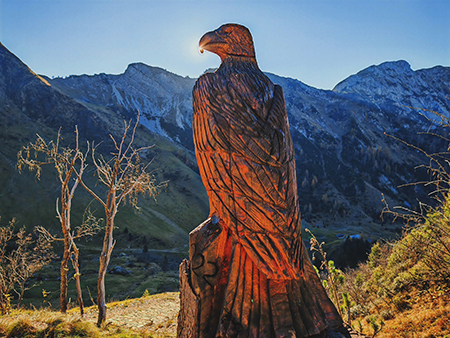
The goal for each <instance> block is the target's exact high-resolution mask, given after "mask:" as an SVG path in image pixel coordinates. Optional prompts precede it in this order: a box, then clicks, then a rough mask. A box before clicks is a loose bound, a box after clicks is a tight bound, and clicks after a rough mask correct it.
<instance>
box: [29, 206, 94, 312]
mask: <svg viewBox="0 0 450 338" xmlns="http://www.w3.org/2000/svg"><path fill="white" fill-rule="evenodd" d="M58 215H60V214H59V213H58ZM102 220H103V219H101V218H97V217H95V216H94V214H93V213H92V212H91V211H90V209H89V208H87V209H86V211H85V214H84V216H83V221H82V223H81V225H80V226H78V227H76V228H75V230H73V231H69V232H68V233H69V238H70V243H71V244H70V247H69V252H70V260H71V262H72V267H73V269H74V271H75V273H74V279H75V284H76V290H77V301H78V306H79V308H80V314H81V316H83V315H84V304H83V296H82V289H81V280H80V276H81V272H80V264H79V256H80V250H79V249H78V246H77V245H76V242H75V240H77V239H80V238H83V237H84V238H89V237H92V236H94V235H96V234H97V233H98V232H100V230H101V229H102V226H101V224H100V223H101V222H102ZM36 231H37V232H39V233H40V234H41V235H42V236H43V237H44V238H45V239H46V240H47V241H48V242H49V243H51V242H64V241H65V238H64V237H57V236H55V235H53V234H51V233H50V232H49V231H48V230H47V229H46V228H44V227H43V226H37V227H36Z"/></svg>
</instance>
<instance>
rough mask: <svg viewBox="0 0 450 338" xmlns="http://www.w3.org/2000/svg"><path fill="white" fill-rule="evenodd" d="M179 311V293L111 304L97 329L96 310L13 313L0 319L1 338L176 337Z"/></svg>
mask: <svg viewBox="0 0 450 338" xmlns="http://www.w3.org/2000/svg"><path fill="white" fill-rule="evenodd" d="M178 310H179V297H178V293H177V292H171V293H163V294H158V295H151V296H146V297H141V298H136V299H129V300H125V301H121V302H113V303H109V304H108V313H107V315H108V317H107V321H106V324H105V325H104V326H103V327H102V328H100V329H99V328H97V327H96V325H95V323H96V319H97V309H96V307H89V308H86V309H85V311H86V315H85V316H84V317H83V318H81V317H80V315H79V314H78V312H77V309H76V308H75V309H72V310H70V311H69V312H68V313H67V314H66V315H63V314H61V313H59V312H56V311H53V310H50V309H39V310H14V311H12V312H11V313H10V314H9V315H5V316H1V317H0V337H8V338H10V337H11V338H12V337H21V338H22V337H24V338H26V337H30V338H32V337H36V338H40V337H55V338H56V337H89V338H97V337H98V338H100V337H114V338H132V337H133V338H134V337H135V338H138V337H143V338H150V337H155V338H156V337H161V338H163V337H175V336H176V318H177V314H178Z"/></svg>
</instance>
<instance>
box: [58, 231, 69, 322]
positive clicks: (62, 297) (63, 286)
mask: <svg viewBox="0 0 450 338" xmlns="http://www.w3.org/2000/svg"><path fill="white" fill-rule="evenodd" d="M66 236H67V238H66ZM69 259H70V242H69V239H68V235H67V234H66V233H64V253H63V258H62V260H61V269H60V276H61V283H60V293H59V304H60V308H61V313H66V312H67V284H68V281H67V271H68V270H69V269H68V264H69Z"/></svg>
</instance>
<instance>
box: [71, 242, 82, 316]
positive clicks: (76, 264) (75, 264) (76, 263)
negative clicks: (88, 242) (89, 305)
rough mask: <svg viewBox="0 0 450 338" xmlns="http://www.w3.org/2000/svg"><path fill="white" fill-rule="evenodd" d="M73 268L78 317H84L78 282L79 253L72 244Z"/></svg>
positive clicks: (79, 282) (79, 283)
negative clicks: (78, 310)
mask: <svg viewBox="0 0 450 338" xmlns="http://www.w3.org/2000/svg"><path fill="white" fill-rule="evenodd" d="M73 255H74V257H73V268H74V270H75V283H76V287H77V299H78V306H79V308H80V315H81V316H83V315H84V304H83V294H82V291H81V281H80V275H81V274H80V263H79V256H80V252H79V250H78V247H77V246H76V245H75V243H73Z"/></svg>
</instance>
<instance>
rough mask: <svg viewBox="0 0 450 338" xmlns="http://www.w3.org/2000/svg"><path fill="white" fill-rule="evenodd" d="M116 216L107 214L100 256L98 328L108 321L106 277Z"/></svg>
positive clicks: (112, 244)
mask: <svg viewBox="0 0 450 338" xmlns="http://www.w3.org/2000/svg"><path fill="white" fill-rule="evenodd" d="M114 216H115V214H111V213H107V214H106V229H105V238H104V240H103V249H102V253H101V255H100V267H99V269H98V281H97V292H98V295H97V306H98V318H97V326H98V327H101V326H102V324H103V323H104V322H105V321H106V299H105V297H106V296H105V295H106V293H105V276H106V271H107V269H108V264H109V260H110V258H111V253H112V250H113V248H114V244H115V243H114V242H113V229H114Z"/></svg>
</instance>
